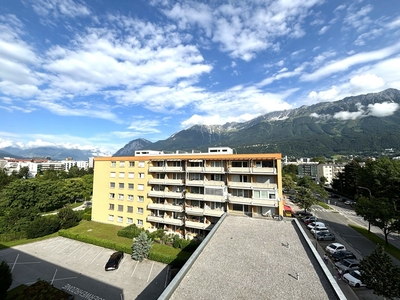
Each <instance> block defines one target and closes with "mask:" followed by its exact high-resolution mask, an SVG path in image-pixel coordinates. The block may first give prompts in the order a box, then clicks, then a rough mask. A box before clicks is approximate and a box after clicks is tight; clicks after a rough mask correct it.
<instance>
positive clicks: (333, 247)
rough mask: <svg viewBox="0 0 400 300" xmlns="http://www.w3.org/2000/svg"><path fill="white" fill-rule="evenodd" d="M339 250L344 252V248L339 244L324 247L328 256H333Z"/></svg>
mask: <svg viewBox="0 0 400 300" xmlns="http://www.w3.org/2000/svg"><path fill="white" fill-rule="evenodd" d="M339 250H346V247H345V246H344V245H342V244H339V243H332V244H329V245H328V246H326V248H325V251H326V252H329V253H330V254H333V253H335V252H336V251H339Z"/></svg>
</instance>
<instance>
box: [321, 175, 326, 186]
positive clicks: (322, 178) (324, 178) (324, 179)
mask: <svg viewBox="0 0 400 300" xmlns="http://www.w3.org/2000/svg"><path fill="white" fill-rule="evenodd" d="M327 181H328V179H327V178H326V177H325V176H321V178H320V179H319V182H320V183H321V185H322V186H324V185H325V183H326V182H327Z"/></svg>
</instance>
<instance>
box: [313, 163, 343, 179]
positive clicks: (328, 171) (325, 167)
mask: <svg viewBox="0 0 400 300" xmlns="http://www.w3.org/2000/svg"><path fill="white" fill-rule="evenodd" d="M344 167H345V164H319V165H318V166H317V178H318V180H319V179H320V178H321V177H322V176H323V177H325V178H326V184H332V182H333V179H335V178H337V176H338V174H339V173H340V172H343V170H344Z"/></svg>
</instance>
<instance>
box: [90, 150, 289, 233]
mask: <svg viewBox="0 0 400 300" xmlns="http://www.w3.org/2000/svg"><path fill="white" fill-rule="evenodd" d="M281 199H282V176H281V154H233V150H232V149H231V148H227V147H218V148H209V149H208V152H206V153H194V152H192V153H185V152H179V151H177V152H174V153H165V152H162V151H151V150H146V151H144V150H140V151H137V152H136V153H135V156H131V157H98V158H95V159H94V183H93V198H92V220H94V221H97V222H102V223H109V224H115V225H120V226H127V225H130V224H136V225H138V226H140V227H143V228H145V229H148V230H150V231H152V230H156V229H159V228H162V229H164V230H166V231H168V232H170V233H174V234H179V235H181V236H184V237H188V238H190V237H196V236H197V237H199V236H205V235H206V234H207V232H209V231H210V230H211V229H212V228H213V226H214V224H216V223H217V222H218V220H219V218H220V217H221V216H222V215H223V214H224V213H225V212H228V213H232V214H241V215H247V216H249V217H260V218H263V217H266V216H273V215H282V214H283V205H284V204H283V201H281Z"/></svg>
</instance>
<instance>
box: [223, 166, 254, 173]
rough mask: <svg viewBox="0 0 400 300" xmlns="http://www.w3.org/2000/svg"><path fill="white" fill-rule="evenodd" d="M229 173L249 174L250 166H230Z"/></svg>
mask: <svg viewBox="0 0 400 300" xmlns="http://www.w3.org/2000/svg"><path fill="white" fill-rule="evenodd" d="M228 173H238V174H249V173H251V172H250V168H234V167H230V168H228Z"/></svg>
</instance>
